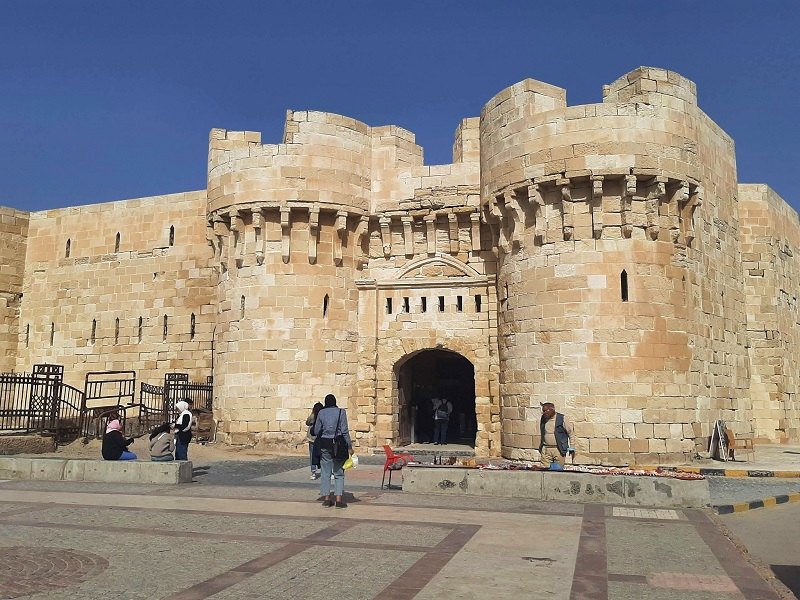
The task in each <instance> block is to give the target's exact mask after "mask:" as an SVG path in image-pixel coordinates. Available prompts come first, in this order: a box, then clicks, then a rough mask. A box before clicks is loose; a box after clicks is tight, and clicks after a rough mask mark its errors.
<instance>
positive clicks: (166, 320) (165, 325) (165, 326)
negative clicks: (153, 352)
mask: <svg viewBox="0 0 800 600" xmlns="http://www.w3.org/2000/svg"><path fill="white" fill-rule="evenodd" d="M168 333H169V321H168V319H167V315H164V334H163V335H164V339H165V340H166V339H167V334H168Z"/></svg>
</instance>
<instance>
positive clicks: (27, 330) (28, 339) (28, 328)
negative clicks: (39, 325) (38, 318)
mask: <svg viewBox="0 0 800 600" xmlns="http://www.w3.org/2000/svg"><path fill="white" fill-rule="evenodd" d="M30 343H31V324H30V323H28V324H27V325H26V326H25V347H26V348H27V347H28V344H30Z"/></svg>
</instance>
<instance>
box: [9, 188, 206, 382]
mask: <svg viewBox="0 0 800 600" xmlns="http://www.w3.org/2000/svg"><path fill="white" fill-rule="evenodd" d="M205 201H206V195H205V192H187V193H183V194H171V195H167V196H156V197H152V198H141V199H136V200H128V201H121V202H110V203H106V204H95V205H90V206H80V207H76V208H66V209H59V210H50V211H42V212H35V213H31V216H30V227H29V235H28V244H27V254H26V258H25V283H24V294H25V301H24V303H23V306H22V309H21V313H20V323H21V334H20V337H19V343H18V353H17V361H16V368H17V370H18V371H30V369H31V368H32V366H33V364H35V363H41V362H49V363H58V364H62V365H64V366H65V370H64V375H65V381H66V382H67V383H69V384H71V385H73V386H75V387H78V388H80V389H83V379H84V376H85V374H86V373H87V372H88V371H103V370H135V371H136V372H137V378H138V379H139V380H140V381H145V382H148V383H152V384H159V383H161V382H162V381H163V378H164V373H165V372H168V371H183V372H189V373H191V374H192V376H193V377H197V378H203V379H204V378H205V376H207V375H211V339H212V337H211V334H212V330H213V327H214V322H215V311H216V309H215V298H214V296H213V283H212V279H211V275H212V271H211V269H210V268H208V267H207V266H206V263H207V261H208V257H209V256H210V254H211V250H210V249H209V247H208V242H207V241H206V239H205V235H204V234H205V221H206V219H205ZM117 236H119V238H117ZM165 319H166V322H165ZM28 327H30V335H29V336H25V335H24V332H25V331H27V328H28Z"/></svg>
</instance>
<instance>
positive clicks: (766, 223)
mask: <svg viewBox="0 0 800 600" xmlns="http://www.w3.org/2000/svg"><path fill="white" fill-rule="evenodd" d="M739 207H740V209H739V210H740V225H741V231H742V242H741V244H742V261H743V267H744V278H745V290H746V294H747V297H746V305H747V335H748V340H749V344H748V351H749V355H750V364H751V371H752V376H751V385H750V397H751V399H752V402H753V427H754V429H755V435H756V437H757V438H758V439H760V440H763V441H769V442H786V441H788V440H797V439H798V438H800V399H798V395H797V392H798V390H797V384H798V368H799V367H800V364H798V357H797V349H798V348H800V315H798V306H797V298H798V296H800V254H798V253H800V217H798V214H797V212H795V210H794V209H792V208H791V207H790V206H789V205H788V204H786V202H784V201H783V200H782V199H781V198H780V197H779V196H778V195H777V194H776V193H775V192H774V191H773V190H772V189H770V188H769V187H768V186H766V185H752V184H749V185H741V184H740V185H739Z"/></svg>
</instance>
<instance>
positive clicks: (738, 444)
mask: <svg viewBox="0 0 800 600" xmlns="http://www.w3.org/2000/svg"><path fill="white" fill-rule="evenodd" d="M725 437H727V438H728V456H729V457H730V459H731V460H736V456H735V453H736V450H742V451H743V452H745V453H747V452H749V453H751V454H752V455H753V460H755V459H756V450H755V448H754V447H753V438H752V437H745V436H739V437H736V435H735V434H734V433H733V429H730V428H728V427H726V428H725Z"/></svg>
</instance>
